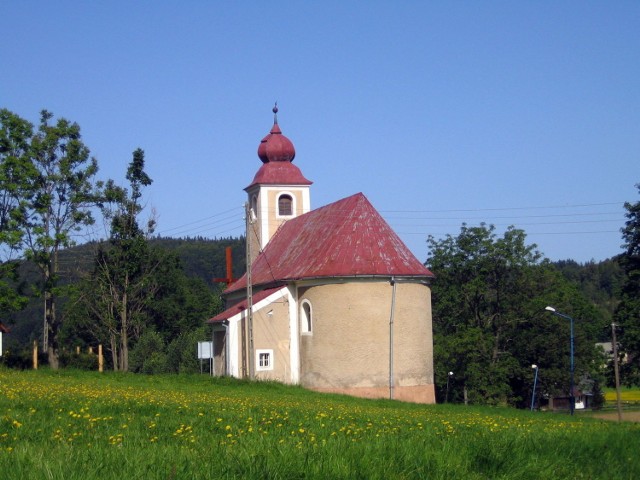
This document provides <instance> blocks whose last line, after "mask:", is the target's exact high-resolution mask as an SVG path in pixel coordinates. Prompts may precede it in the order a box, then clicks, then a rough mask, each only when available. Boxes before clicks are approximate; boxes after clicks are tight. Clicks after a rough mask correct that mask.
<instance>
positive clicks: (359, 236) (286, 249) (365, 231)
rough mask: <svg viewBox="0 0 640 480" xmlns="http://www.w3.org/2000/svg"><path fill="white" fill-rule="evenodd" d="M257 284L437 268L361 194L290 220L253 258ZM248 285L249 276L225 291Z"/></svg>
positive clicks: (416, 273)
mask: <svg viewBox="0 0 640 480" xmlns="http://www.w3.org/2000/svg"><path fill="white" fill-rule="evenodd" d="M251 276H252V280H253V285H255V286H260V285H269V284H274V283H279V282H280V283H281V282H289V281H295V280H302V279H311V278H323V277H333V278H335V277H345V278H348V277H392V276H396V277H411V278H418V279H419V278H424V279H426V278H431V277H433V274H432V273H431V272H430V271H429V270H428V269H427V268H426V267H425V266H424V265H423V264H422V263H421V262H420V261H419V260H418V259H417V258H416V257H415V256H414V255H413V254H412V253H411V251H410V250H409V249H408V248H407V246H406V245H405V244H404V243H403V242H402V240H400V237H398V235H397V234H396V233H395V232H394V231H393V230H392V229H391V227H390V226H389V225H388V224H387V222H386V221H385V220H384V219H383V218H382V216H381V215H380V214H379V213H378V212H377V210H376V209H375V208H374V207H373V205H371V203H370V202H369V200H367V198H366V197H365V196H364V195H363V194H362V193H357V194H355V195H352V196H350V197H347V198H344V199H342V200H339V201H337V202H334V203H331V204H329V205H326V206H324V207H321V208H318V209H316V210H313V211H311V212H309V213H306V214H304V215H301V216H299V217H297V218H294V219H292V220H289V221H287V222H286V223H285V224H283V225H282V226H281V227H280V229H279V230H278V231H277V232H276V233H275V235H274V236H273V237H272V238H271V240H270V241H269V243H268V244H267V246H266V247H265V249H264V251H263V252H262V253H261V254H259V255H258V257H257V258H256V259H255V261H254V263H253V266H252V270H251ZM242 288H246V276H243V277H241V278H240V279H239V280H238V281H237V282H235V283H233V284H232V285H231V286H230V287H229V288H228V289H227V290H226V292H225V293H231V292H234V291H237V290H240V289H242Z"/></svg>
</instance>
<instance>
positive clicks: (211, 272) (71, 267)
mask: <svg viewBox="0 0 640 480" xmlns="http://www.w3.org/2000/svg"><path fill="white" fill-rule="evenodd" d="M149 244H150V246H151V247H153V248H157V249H160V250H162V251H165V252H167V253H168V254H170V256H171V257H172V258H174V261H175V262H176V265H177V266H178V268H179V272H180V274H181V275H184V279H185V280H186V281H187V282H188V287H189V289H190V290H192V291H193V293H194V294H195V295H197V294H200V295H201V297H202V298H208V299H209V300H210V303H205V304H204V305H198V306H197V307H198V308H197V310H196V318H194V319H193V321H192V322H191V323H192V324H190V325H185V327H186V328H188V329H189V330H193V331H197V332H198V334H199V335H200V338H198V340H200V341H204V340H207V339H208V336H209V333H208V331H207V330H206V327H205V326H204V322H205V320H206V319H207V318H210V317H211V316H213V315H215V314H216V313H218V312H219V311H220V309H221V308H222V302H221V300H220V294H221V292H222V290H223V289H224V284H223V283H219V282H216V281H214V280H215V279H219V278H225V277H226V274H227V273H226V249H227V247H230V248H231V252H232V266H233V276H234V278H239V277H240V276H241V275H242V274H243V273H244V270H245V259H246V254H245V242H244V237H241V238H222V239H214V240H211V239H206V238H202V237H199V238H198V237H196V238H168V237H154V238H152V239H150V240H149ZM99 245H100V244H98V243H95V242H90V243H86V244H83V245H79V246H76V247H71V248H69V249H66V250H63V251H62V252H61V255H60V264H61V265H62V266H63V268H62V269H61V272H60V277H61V278H60V285H61V287H60V293H61V300H62V302H61V304H62V311H63V312H64V313H66V314H69V309H68V306H69V305H68V304H69V298H68V293H69V292H70V291H71V290H70V289H71V288H72V287H73V285H74V284H75V283H77V282H79V281H80V280H81V279H83V278H85V277H86V275H87V273H88V272H89V271H90V269H91V268H92V265H93V258H94V255H95V252H96V251H97V249H98V247H99ZM18 278H19V282H18V283H16V285H15V286H16V288H17V289H18V290H19V292H20V293H22V294H23V295H25V296H26V297H27V298H28V303H27V304H26V306H25V307H24V309H22V310H20V311H18V312H14V313H11V314H8V315H7V316H6V317H5V318H4V319H3V323H5V325H7V326H8V327H9V328H10V329H11V332H10V334H9V335H6V336H5V341H4V348H5V357H4V359H3V361H4V362H5V363H10V364H11V363H12V362H13V363H15V364H16V365H19V366H23V367H24V366H29V365H30V361H31V359H30V351H31V350H30V346H31V345H32V343H33V341H34V340H37V341H38V342H39V341H40V340H41V337H42V328H43V320H42V318H43V311H42V309H43V305H42V297H41V291H42V288H41V283H42V281H41V277H40V275H39V272H38V269H37V267H36V266H35V265H33V263H31V262H29V261H24V262H21V265H20V267H19V269H18ZM184 301H185V299H184V298H180V297H179V296H173V297H172V298H170V299H169V300H167V301H164V303H163V310H164V311H165V312H169V311H170V312H172V315H173V316H174V318H176V319H178V318H180V316H181V313H180V312H176V310H177V309H181V308H183V309H184V308H185V305H184ZM211 302H212V303H213V305H211ZM171 303H174V304H173V305H171ZM192 303H195V302H192ZM192 306H193V305H192ZM159 316H161V315H159ZM63 325H65V327H64V336H65V342H66V351H67V352H72V351H73V350H75V348H76V347H81V350H82V351H83V352H85V351H87V349H88V347H89V346H95V345H96V341H95V340H94V339H91V338H90V337H87V336H86V335H82V334H80V333H79V332H78V331H77V329H76V328H75V327H74V325H73V324H71V325H69V326H66V322H65V321H63ZM161 330H162V329H161ZM164 330H166V332H165V333H166V335H165V336H166V337H167V338H166V340H168V341H169V342H170V340H171V339H172V338H173V337H177V336H179V335H180V334H183V333H189V334H190V333H192V332H191V331H188V332H181V331H179V330H176V329H175V328H172V327H171V326H165V327H164ZM156 333H159V332H157V329H156V330H154V334H156ZM192 350H193V349H192ZM192 353H193V354H194V355H195V350H194V351H193V352H192ZM11 357H13V358H11ZM85 360H87V359H85ZM88 360H89V361H91V359H88ZM42 361H43V362H46V358H44V357H43V359H42ZM191 367H192V369H195V368H196V367H197V365H196V364H195V362H193V364H192V365H191ZM134 371H135V368H134Z"/></svg>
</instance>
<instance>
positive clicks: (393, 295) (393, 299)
mask: <svg viewBox="0 0 640 480" xmlns="http://www.w3.org/2000/svg"><path fill="white" fill-rule="evenodd" d="M389 282H390V283H391V287H392V291H391V315H390V318H389V399H390V400H393V384H394V380H393V322H394V316H395V313H396V279H395V277H391V280H389Z"/></svg>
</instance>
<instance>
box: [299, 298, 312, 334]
mask: <svg viewBox="0 0 640 480" xmlns="http://www.w3.org/2000/svg"><path fill="white" fill-rule="evenodd" d="M311 326H312V310H311V303H310V302H309V300H303V301H302V305H300V333H302V334H303V335H311Z"/></svg>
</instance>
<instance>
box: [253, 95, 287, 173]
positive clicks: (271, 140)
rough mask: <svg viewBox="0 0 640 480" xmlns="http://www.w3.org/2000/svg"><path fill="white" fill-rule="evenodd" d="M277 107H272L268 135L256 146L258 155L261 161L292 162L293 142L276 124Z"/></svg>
mask: <svg viewBox="0 0 640 480" xmlns="http://www.w3.org/2000/svg"><path fill="white" fill-rule="evenodd" d="M277 113H278V107H277V106H276V107H273V114H274V117H273V127H272V128H271V131H270V132H269V135H267V136H266V137H264V138H263V139H262V140H261V141H260V145H259V146H258V157H260V160H262V163H269V162H292V161H293V159H294V158H295V156H296V149H295V148H294V147H293V143H291V140H289V139H288V138H287V137H285V136H284V135H283V134H282V132H281V131H280V127H279V126H278V116H277Z"/></svg>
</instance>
